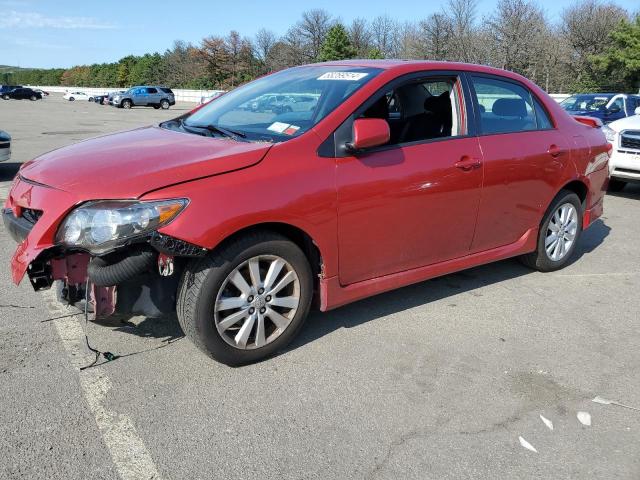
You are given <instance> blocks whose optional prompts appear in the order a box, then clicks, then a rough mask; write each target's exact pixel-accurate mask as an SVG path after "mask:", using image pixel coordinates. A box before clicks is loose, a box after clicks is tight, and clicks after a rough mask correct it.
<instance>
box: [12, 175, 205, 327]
mask: <svg viewBox="0 0 640 480" xmlns="http://www.w3.org/2000/svg"><path fill="white" fill-rule="evenodd" d="M81 202H82V199H78V198H74V196H73V195H72V194H70V193H68V192H65V191H62V190H58V189H55V188H52V187H49V186H46V185H42V184H39V183H36V182H32V181H29V180H27V179H24V178H22V177H20V176H18V177H16V180H14V183H13V185H12V188H11V191H10V193H9V197H8V198H7V201H6V203H5V206H4V208H3V210H2V217H3V223H4V225H5V228H6V230H7V231H8V233H9V234H10V236H11V237H12V238H13V239H14V240H15V241H16V242H17V243H18V247H17V249H16V251H15V253H14V255H13V258H12V260H11V274H12V278H13V281H14V283H16V284H19V283H20V282H21V281H22V279H23V278H24V276H25V274H27V276H28V278H29V281H30V283H31V285H32V286H33V288H34V290H36V291H38V290H43V289H48V288H50V287H51V286H52V285H53V284H54V282H56V281H59V284H58V286H59V288H58V297H59V299H60V300H61V301H62V302H64V303H68V304H71V305H73V304H74V303H76V302H77V301H80V300H84V299H85V298H86V297H87V292H86V290H87V287H88V288H89V292H90V296H89V299H90V301H91V303H92V304H93V307H94V308H93V311H94V313H95V316H96V317H103V316H108V315H111V314H113V313H122V314H143V315H146V316H150V317H153V316H159V315H162V314H165V313H168V312H169V311H171V310H172V309H174V308H175V296H176V291H177V284H178V277H179V275H178V274H177V272H179V271H180V270H181V268H182V266H183V264H184V262H185V260H186V259H187V258H189V257H200V256H203V255H205V254H206V252H207V250H206V249H205V248H202V247H199V246H197V245H193V244H190V243H188V242H185V241H183V240H180V239H177V238H174V237H170V236H167V235H163V234H162V233H160V232H158V231H154V232H152V233H151V234H150V235H148V236H146V237H143V238H137V239H136V240H135V243H133V242H132V243H130V244H126V245H123V246H122V247H120V248H118V249H117V250H116V251H113V252H110V253H109V254H108V255H103V256H100V257H99V260H100V261H99V262H98V259H96V262H97V263H99V264H100V266H101V267H107V268H110V267H113V266H114V265H115V266H117V262H123V261H129V260H130V259H128V257H129V256H134V255H135V254H136V253H139V252H140V251H141V249H144V252H145V254H146V257H147V262H146V264H145V268H144V269H140V268H138V269H137V270H135V271H134V270H131V269H130V273H131V275H127V276H126V277H122V276H121V277H120V279H119V280H118V283H117V284H114V285H105V284H104V283H105V282H104V281H102V282H93V281H92V278H91V273H90V272H91V270H92V269H90V268H89V264H90V262H91V260H92V256H91V255H90V254H89V253H87V252H84V251H77V250H75V251H73V250H65V249H63V248H62V247H61V246H59V245H56V244H55V235H56V231H57V229H58V226H59V225H60V222H62V221H63V219H64V218H65V216H66V215H67V214H68V213H69V211H71V210H72V209H73V208H74V207H76V206H77V205H78V204H80V203H81ZM150 256H151V258H152V262H149V261H148V259H149V257H150ZM174 259H175V268H174ZM168 262H170V263H171V269H167V268H166V266H167V263H168ZM94 263H95V262H94ZM129 263H130V262H129ZM92 267H94V268H93V270H94V271H95V270H96V268H100V267H96V265H92ZM167 273H169V274H173V275H171V276H168V275H167ZM103 280H104V278H103Z"/></svg>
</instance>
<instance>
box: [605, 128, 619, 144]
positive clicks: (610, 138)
mask: <svg viewBox="0 0 640 480" xmlns="http://www.w3.org/2000/svg"><path fill="white" fill-rule="evenodd" d="M602 133H604V136H605V137H606V138H607V142H609V143H614V142H615V141H616V131H615V130H614V129H613V128H611V127H609V126H607V125H603V126H602Z"/></svg>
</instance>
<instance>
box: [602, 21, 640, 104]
mask: <svg viewBox="0 0 640 480" xmlns="http://www.w3.org/2000/svg"><path fill="white" fill-rule="evenodd" d="M611 40H612V41H613V45H612V46H611V47H609V49H607V51H606V52H605V53H603V54H601V55H596V56H594V57H593V58H592V61H593V63H594V65H595V67H596V68H597V69H599V70H600V71H601V72H602V73H603V74H605V75H606V76H607V77H608V78H611V79H618V82H619V85H616V86H618V87H619V88H621V89H623V90H630V91H631V90H633V91H636V92H637V91H638V90H639V89H640V14H638V15H636V17H635V19H634V20H632V21H627V20H623V21H622V22H620V24H619V25H618V27H617V28H616V29H615V30H613V31H612V32H611Z"/></svg>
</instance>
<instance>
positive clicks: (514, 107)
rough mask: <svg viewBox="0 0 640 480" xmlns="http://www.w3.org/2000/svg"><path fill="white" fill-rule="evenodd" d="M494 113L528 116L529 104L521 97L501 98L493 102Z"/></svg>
mask: <svg viewBox="0 0 640 480" xmlns="http://www.w3.org/2000/svg"><path fill="white" fill-rule="evenodd" d="M492 110H493V114H494V115H498V116H499V117H520V118H524V117H526V116H527V104H526V103H525V101H524V100H522V99H521V98H499V99H498V100H496V101H495V102H494V103H493V109H492Z"/></svg>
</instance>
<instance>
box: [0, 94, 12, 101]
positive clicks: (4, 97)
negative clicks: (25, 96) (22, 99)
mask: <svg viewBox="0 0 640 480" xmlns="http://www.w3.org/2000/svg"><path fill="white" fill-rule="evenodd" d="M2 98H3V99H5V100H9V99H10V98H11V97H10V96H9V95H3V96H2Z"/></svg>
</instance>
